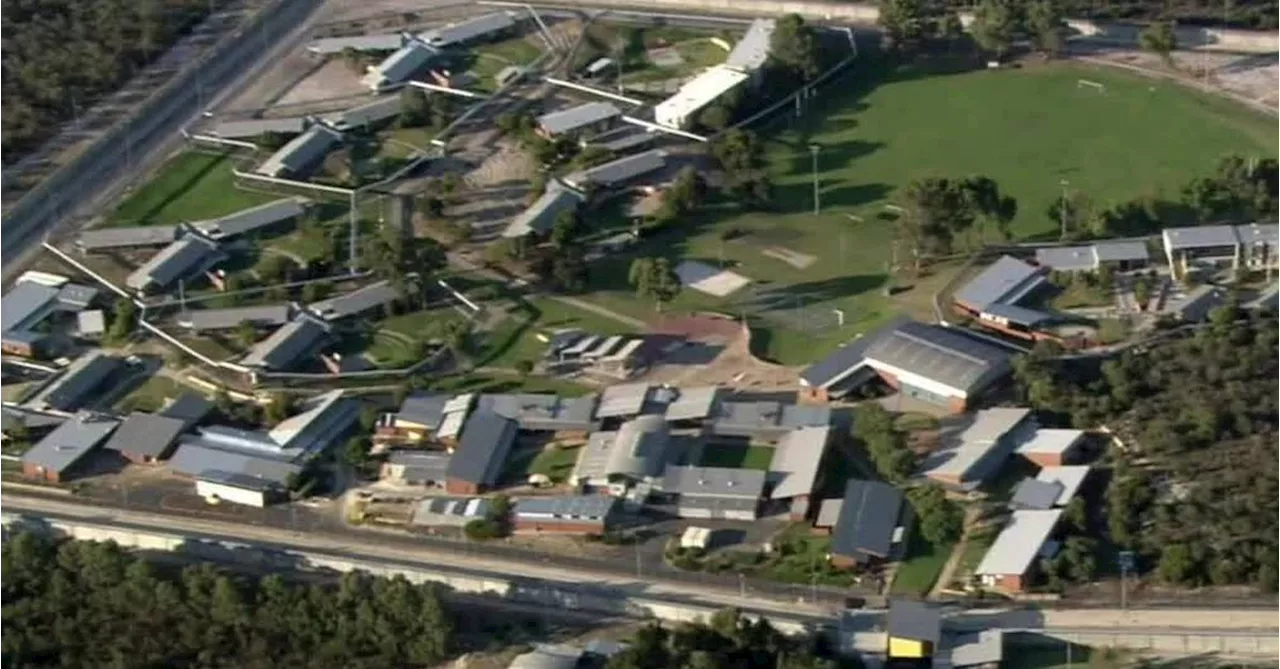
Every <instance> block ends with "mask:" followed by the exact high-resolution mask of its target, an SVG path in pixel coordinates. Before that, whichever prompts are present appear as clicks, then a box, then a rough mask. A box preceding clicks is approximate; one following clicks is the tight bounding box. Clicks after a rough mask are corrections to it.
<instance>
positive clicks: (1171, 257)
mask: <svg viewBox="0 0 1280 669" xmlns="http://www.w3.org/2000/svg"><path fill="white" fill-rule="evenodd" d="M1160 236H1161V237H1162V238H1163V240H1164V253H1165V259H1166V260H1168V262H1169V271H1170V272H1173V273H1174V275H1175V276H1182V275H1183V274H1185V273H1186V272H1187V271H1188V270H1190V269H1191V268H1193V267H1212V268H1220V267H1230V268H1232V269H1235V268H1236V267H1238V266H1239V262H1240V237H1239V236H1238V235H1237V233H1236V228H1235V226H1232V225H1200V226H1196V227H1191V228H1165V229H1164V230H1163V231H1162V232H1161V233H1160Z"/></svg>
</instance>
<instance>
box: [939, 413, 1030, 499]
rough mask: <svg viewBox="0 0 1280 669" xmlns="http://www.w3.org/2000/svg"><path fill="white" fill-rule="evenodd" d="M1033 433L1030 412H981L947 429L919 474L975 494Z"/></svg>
mask: <svg viewBox="0 0 1280 669" xmlns="http://www.w3.org/2000/svg"><path fill="white" fill-rule="evenodd" d="M1035 430H1036V423H1035V417H1034V416H1033V415H1032V414H1031V410H1030V409H1022V408H1017V409H1008V408H996V409H984V410H982V411H979V412H977V413H975V414H973V415H972V416H967V417H965V418H964V419H962V420H960V421H957V422H956V423H955V424H954V425H950V426H948V427H947V429H946V430H945V431H944V433H943V436H942V442H943V444H942V446H941V447H940V448H939V449H938V450H936V451H934V452H933V453H930V454H929V455H928V456H927V457H926V458H925V460H924V462H923V463H922V464H921V472H922V473H923V474H924V475H925V476H926V477H928V478H929V479H931V480H933V481H936V482H938V483H941V484H942V485H944V486H946V487H949V488H952V489H956V490H964V491H971V490H975V489H977V488H978V487H979V486H981V485H982V484H983V483H985V482H987V481H989V480H990V479H992V478H993V477H995V476H996V474H998V473H999V472H1000V470H1001V468H1003V467H1004V465H1005V462H1006V461H1007V460H1008V459H1009V455H1010V454H1012V453H1013V452H1014V450H1015V449H1017V448H1018V446H1019V445H1021V444H1022V443H1025V442H1026V441H1027V440H1028V439H1030V438H1031V436H1032V435H1033V434H1035Z"/></svg>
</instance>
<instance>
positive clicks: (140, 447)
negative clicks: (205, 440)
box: [105, 411, 187, 463]
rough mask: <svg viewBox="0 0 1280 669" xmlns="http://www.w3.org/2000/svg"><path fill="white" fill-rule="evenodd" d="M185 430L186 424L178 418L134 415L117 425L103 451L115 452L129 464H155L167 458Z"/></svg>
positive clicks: (147, 414) (136, 412) (137, 413)
mask: <svg viewBox="0 0 1280 669" xmlns="http://www.w3.org/2000/svg"><path fill="white" fill-rule="evenodd" d="M186 429H187V423H186V421H183V420H182V419H180V418H170V417H168V416H163V415H160V414H150V413H142V412H139V411H135V412H133V413H131V414H129V415H128V416H127V417H126V418H125V419H124V422H122V423H120V427H119V428H117V429H116V431H115V434H113V435H111V438H110V439H108V440H107V443H106V446H105V448H106V449H107V450H109V451H117V452H119V453H120V454H121V455H123V456H124V457H125V458H127V459H129V461H131V462H135V463H149V462H158V461H160V460H164V459H165V458H167V457H169V453H170V452H171V451H172V450H173V447H174V445H175V444H177V442H178V436H179V435H181V434H182V433H183V432H184V431H186Z"/></svg>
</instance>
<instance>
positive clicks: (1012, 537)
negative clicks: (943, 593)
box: [974, 509, 1062, 576]
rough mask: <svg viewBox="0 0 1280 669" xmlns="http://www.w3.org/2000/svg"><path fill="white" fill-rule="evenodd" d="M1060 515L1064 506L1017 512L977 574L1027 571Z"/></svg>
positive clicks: (990, 549)
mask: <svg viewBox="0 0 1280 669" xmlns="http://www.w3.org/2000/svg"><path fill="white" fill-rule="evenodd" d="M1061 516H1062V509H1052V510H1038V509H1025V510H1019V511H1014V512H1013V516H1012V517H1011V518H1010V519H1009V524H1008V525H1006V526H1005V528H1004V529H1003V530H1001V531H1000V535H999V536H997V537H996V540H995V542H994V543H992V544H991V548H989V549H987V554H986V555H985V556H983V558H982V562H981V563H980V564H979V565H978V569H977V570H976V571H975V572H974V573H976V574H980V575H991V576H1005V575H1021V574H1025V573H1026V572H1027V569H1029V568H1030V567H1031V564H1032V563H1033V562H1035V559H1036V557H1037V556H1038V555H1039V554H1040V549H1041V548H1042V547H1043V546H1044V543H1045V541H1047V540H1048V539H1049V536H1050V535H1052V534H1053V529H1054V527H1056V526H1057V524H1058V518H1059V517H1061Z"/></svg>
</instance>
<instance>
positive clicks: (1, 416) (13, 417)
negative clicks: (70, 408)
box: [0, 406, 67, 432]
mask: <svg viewBox="0 0 1280 669" xmlns="http://www.w3.org/2000/svg"><path fill="white" fill-rule="evenodd" d="M65 420H67V417H66V416H60V415H58V414H51V413H43V412H40V411H32V410H30V409H26V408H23V407H19V406H4V407H0V421H2V424H3V425H2V426H3V429H4V431H6V432H7V431H9V430H11V429H13V428H14V427H16V426H17V425H19V424H22V425H24V426H25V427H26V428H27V429H28V430H32V429H36V430H39V429H43V428H47V427H57V426H59V425H61V424H62V423H63V421H65Z"/></svg>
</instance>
